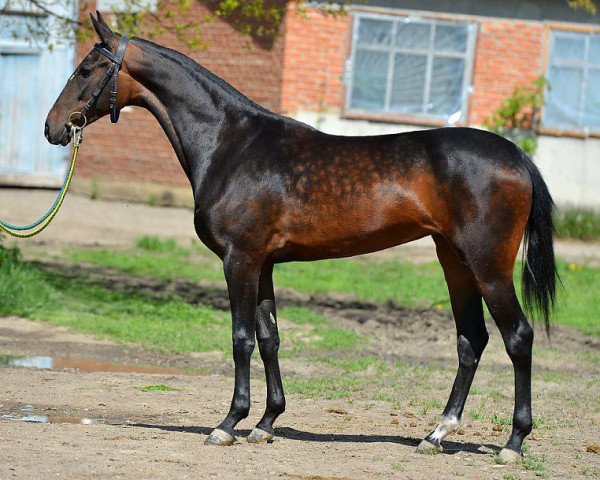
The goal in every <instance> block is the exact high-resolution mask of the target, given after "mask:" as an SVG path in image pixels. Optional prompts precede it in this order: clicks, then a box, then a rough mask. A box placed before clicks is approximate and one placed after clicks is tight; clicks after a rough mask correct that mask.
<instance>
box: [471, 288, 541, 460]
mask: <svg viewBox="0 0 600 480" xmlns="http://www.w3.org/2000/svg"><path fill="white" fill-rule="evenodd" d="M482 291H483V298H484V299H485V302H486V304H487V306H488V309H489V310H490V313H491V314H492V317H493V319H494V321H495V322H496V325H497V326H498V328H499V329H500V333H501V334H502V339H503V340H504V345H505V347H506V352H507V353H508V356H509V357H510V360H511V361H512V364H513V369H514V372H515V407H514V412H513V429H512V432H511V434H510V438H509V439H508V442H507V444H506V446H505V447H504V448H503V449H502V451H501V452H500V455H499V461H500V462H501V463H512V462H515V461H517V460H519V459H520V457H521V446H522V444H523V440H524V439H525V437H526V436H527V435H529V433H530V432H531V428H532V425H533V422H532V418H531V349H532V346H533V329H532V328H531V326H530V325H529V323H528V322H527V320H526V319H525V315H524V314H523V310H522V309H521V306H520V305H519V301H518V299H517V295H516V293H515V287H514V285H513V282H512V276H509V277H507V278H504V279H503V280H491V279H490V280H487V281H484V283H483V284H482Z"/></svg>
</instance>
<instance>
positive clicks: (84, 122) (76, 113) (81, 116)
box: [68, 112, 87, 129]
mask: <svg viewBox="0 0 600 480" xmlns="http://www.w3.org/2000/svg"><path fill="white" fill-rule="evenodd" d="M73 115H79V118H83V125H77V127H78V128H80V129H83V127H85V126H86V125H87V118H86V116H85V115H84V114H82V113H81V112H72V113H71V115H69V119H68V124H69V125H73V122H71V117H72V116H73Z"/></svg>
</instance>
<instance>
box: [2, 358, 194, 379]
mask: <svg viewBox="0 0 600 480" xmlns="http://www.w3.org/2000/svg"><path fill="white" fill-rule="evenodd" d="M0 365H7V366H9V367H25V368H39V369H45V370H62V369H65V368H69V369H74V370H80V371H82V372H121V373H162V374H166V375H176V374H179V375H190V374H192V373H193V374H195V375H199V374H200V375H201V374H203V373H205V372H203V371H199V370H195V371H194V372H189V371H186V370H183V369H180V368H169V367H153V366H144V365H130V364H125V363H112V362H103V361H100V360H92V359H89V358H60V357H18V356H11V355H2V356H0Z"/></svg>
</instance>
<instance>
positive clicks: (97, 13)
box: [96, 10, 112, 31]
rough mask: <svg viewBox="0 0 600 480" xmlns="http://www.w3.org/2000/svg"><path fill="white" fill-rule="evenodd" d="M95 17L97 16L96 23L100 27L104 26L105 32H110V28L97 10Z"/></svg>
mask: <svg viewBox="0 0 600 480" xmlns="http://www.w3.org/2000/svg"><path fill="white" fill-rule="evenodd" d="M96 15H97V16H98V23H99V24H100V25H104V27H106V29H107V30H110V31H112V29H111V28H110V26H109V25H108V23H106V20H104V17H103V16H102V14H101V13H100V11H99V10H96Z"/></svg>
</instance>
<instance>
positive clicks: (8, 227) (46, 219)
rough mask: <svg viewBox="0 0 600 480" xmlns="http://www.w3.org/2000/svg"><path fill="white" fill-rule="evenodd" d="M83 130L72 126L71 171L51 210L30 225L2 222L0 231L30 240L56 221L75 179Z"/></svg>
mask: <svg viewBox="0 0 600 480" xmlns="http://www.w3.org/2000/svg"><path fill="white" fill-rule="evenodd" d="M82 130H83V129H82V128H80V127H76V126H71V137H72V138H73V158H72V159H71V166H70V168H69V171H68V172H67V174H66V176H65V181H64V183H63V186H62V188H61V189H60V192H59V193H58V196H57V197H56V200H55V201H54V204H53V205H52V207H50V210H48V211H47V212H46V213H45V214H44V215H43V216H42V217H41V218H39V219H38V220H36V221H35V222H33V223H30V224H29V225H21V226H20V225H12V224H10V223H8V222H5V221H3V220H0V231H2V232H6V233H8V234H9V235H11V236H13V237H17V238H29V237H33V236H34V235H37V234H38V233H40V232H42V231H43V230H44V229H45V228H46V227H47V226H48V225H50V222H52V220H53V219H54V217H55V216H56V214H57V213H58V211H59V210H60V207H61V205H62V203H63V201H64V199H65V196H66V195H67V190H68V189H69V185H70V184H71V179H72V178H73V171H74V170H75V161H76V160H77V154H78V153H79V145H80V144H81V141H82V136H81V133H82Z"/></svg>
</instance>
